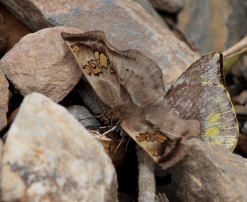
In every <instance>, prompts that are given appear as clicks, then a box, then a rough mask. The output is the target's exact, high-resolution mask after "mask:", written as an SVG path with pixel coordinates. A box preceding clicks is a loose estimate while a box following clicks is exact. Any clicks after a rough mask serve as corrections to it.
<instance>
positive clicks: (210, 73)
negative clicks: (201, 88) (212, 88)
mask: <svg viewBox="0 0 247 202" xmlns="http://www.w3.org/2000/svg"><path fill="white" fill-rule="evenodd" d="M221 67H223V59H222V55H221V54H219V53H210V54H207V55H204V56H202V57H201V58H200V59H199V60H197V61H196V62H194V63H193V64H192V65H191V66H190V67H189V68H188V69H187V70H186V71H185V72H184V73H183V74H182V75H181V76H180V77H179V78H178V79H177V80H176V82H174V83H173V85H172V86H171V87H170V89H169V90H168V92H167V93H166V98H167V99H169V98H170V97H172V96H173V94H174V93H175V92H177V91H179V89H181V88H184V87H186V86H188V85H193V84H196V83H201V82H209V81H211V82H215V83H220V84H222V85H225V82H224V73H223V68H221Z"/></svg>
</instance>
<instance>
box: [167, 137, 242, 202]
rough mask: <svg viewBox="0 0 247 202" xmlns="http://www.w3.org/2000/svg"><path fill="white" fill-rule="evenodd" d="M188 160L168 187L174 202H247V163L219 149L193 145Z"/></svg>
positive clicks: (177, 167)
mask: <svg viewBox="0 0 247 202" xmlns="http://www.w3.org/2000/svg"><path fill="white" fill-rule="evenodd" d="M189 145H190V149H189V152H188V154H187V156H186V157H185V158H184V159H183V160H182V161H181V162H180V163H178V164H176V165H175V166H174V167H173V168H172V169H171V172H172V183H171V184H169V185H168V186H166V187H164V190H165V193H166V195H167V197H168V199H169V201H170V202H173V201H176V202H180V201H224V202H230V201H231V202H232V201H238V202H243V201H247V192H246V190H247V183H246V176H247V160H246V159H244V158H242V157H240V156H238V155H235V154H232V153H231V152H229V151H227V150H224V149H223V148H222V147H220V146H217V145H208V144H207V143H206V142H203V141H201V140H198V139H192V140H190V141H189Z"/></svg>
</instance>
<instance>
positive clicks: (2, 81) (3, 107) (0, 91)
mask: <svg viewBox="0 0 247 202" xmlns="http://www.w3.org/2000/svg"><path fill="white" fill-rule="evenodd" d="M8 102H9V82H8V81H7V79H6V78H5V76H4V74H3V72H2V71H1V68H0V130H1V129H2V128H3V127H4V126H5V125H6V124H7V112H8Z"/></svg>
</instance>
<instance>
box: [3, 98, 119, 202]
mask: <svg viewBox="0 0 247 202" xmlns="http://www.w3.org/2000/svg"><path fill="white" fill-rule="evenodd" d="M0 200H1V201H25V202H39V201H46V202H55V201H57V202H72V201H73V202H83V201H90V202H99V201H106V202H116V201H118V200H117V184H116V173H115V169H114V167H113V165H112V163H111V160H110V158H109V157H108V156H107V154H106V153H105V151H104V148H103V147H102V145H101V144H100V143H99V142H98V141H97V140H95V139H94V138H93V137H92V136H91V135H90V134H89V132H88V131H87V130H86V129H85V128H84V127H83V126H82V125H81V124H80V123H79V122H78V121H77V120H76V119H75V118H74V117H73V116H72V115H71V114H70V113H69V112H68V111H67V110H66V109H65V108H63V107H61V106H59V105H57V104H56V103H54V102H52V101H51V100H50V99H48V98H47V97H45V96H43V95H41V94H39V93H33V94H31V95H28V96H26V97H25V99H24V101H23V103H22V105H21V107H20V110H19V113H18V115H17V117H16V119H15V120H14V122H13V124H12V125H11V128H10V130H9V133H8V137H7V140H6V143H5V145H4V152H3V159H2V172H1V199H0Z"/></svg>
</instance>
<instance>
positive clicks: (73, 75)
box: [0, 27, 82, 102]
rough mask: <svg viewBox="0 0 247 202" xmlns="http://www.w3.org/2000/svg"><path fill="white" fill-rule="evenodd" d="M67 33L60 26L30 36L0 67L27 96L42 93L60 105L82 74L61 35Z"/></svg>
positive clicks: (11, 52) (71, 30)
mask: <svg viewBox="0 0 247 202" xmlns="http://www.w3.org/2000/svg"><path fill="white" fill-rule="evenodd" d="M67 30H68V29H67V28H59V27H58V28H50V29H43V30H41V31H39V32H36V33H33V34H28V35H26V36H25V37H23V38H22V39H21V41H20V42H19V43H17V44H16V45H15V47H14V48H12V49H11V50H10V51H9V52H8V53H7V54H6V55H4V57H3V58H2V59H1V60H0V68H1V69H2V70H3V72H4V74H5V75H6V77H7V78H8V79H9V80H10V81H11V83H13V84H14V86H15V88H16V89H17V90H18V91H19V92H20V93H21V94H22V95H23V96H25V95H28V94H30V93H32V92H40V93H42V94H44V95H46V96H47V97H49V98H50V99H52V100H53V101H55V102H59V101H61V100H62V99H63V98H64V97H65V96H66V95H67V94H68V93H69V92H70V91H71V90H72V89H73V88H74V87H75V85H76V84H77V83H78V81H79V80H80V78H81V76H82V71H81V70H80V68H79V67H78V65H77V63H76V61H75V59H74V58H73V56H72V55H71V54H68V55H67V52H68V51H67V47H66V46H64V41H63V39H62V38H61V34H60V33H61V32H62V31H67ZM69 31H70V32H74V33H78V32H82V31H81V30H78V29H75V28H71V29H69Z"/></svg>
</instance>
